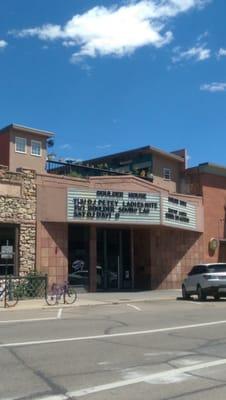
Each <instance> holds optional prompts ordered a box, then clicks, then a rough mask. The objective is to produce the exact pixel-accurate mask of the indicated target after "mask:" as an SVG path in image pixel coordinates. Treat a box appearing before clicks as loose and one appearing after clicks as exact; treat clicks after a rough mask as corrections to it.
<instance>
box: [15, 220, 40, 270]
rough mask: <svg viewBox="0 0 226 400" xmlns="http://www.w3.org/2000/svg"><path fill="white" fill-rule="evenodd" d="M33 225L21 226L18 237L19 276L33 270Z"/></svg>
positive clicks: (34, 229) (34, 234)
mask: <svg viewBox="0 0 226 400" xmlns="http://www.w3.org/2000/svg"><path fill="white" fill-rule="evenodd" d="M35 241H36V226H35V224H21V225H20V237H19V257H20V258H19V259H20V275H23V274H25V273H27V272H29V271H34V270H35Z"/></svg>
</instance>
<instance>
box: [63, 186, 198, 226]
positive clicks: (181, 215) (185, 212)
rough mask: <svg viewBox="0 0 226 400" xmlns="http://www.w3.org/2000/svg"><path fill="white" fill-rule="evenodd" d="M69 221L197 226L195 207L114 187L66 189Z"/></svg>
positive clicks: (180, 201)
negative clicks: (103, 188)
mask: <svg viewBox="0 0 226 400" xmlns="http://www.w3.org/2000/svg"><path fill="white" fill-rule="evenodd" d="M68 220H69V221H80V222H81V221H83V222H94V221H95V222H110V223H120V224H123V223H126V224H140V225H160V224H163V225H167V226H176V227H181V228H185V229H192V230H195V229H196V207H195V205H194V204H192V203H188V202H185V201H184V200H181V199H178V198H174V197H162V198H161V195H160V194H154V193H144V192H122V191H114V190H90V191H84V190H76V189H69V191H68Z"/></svg>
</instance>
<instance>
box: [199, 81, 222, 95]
mask: <svg viewBox="0 0 226 400" xmlns="http://www.w3.org/2000/svg"><path fill="white" fill-rule="evenodd" d="M200 90H205V91H207V92H211V93H214V92H225V91H226V82H213V83H205V84H203V85H202V86H200Z"/></svg>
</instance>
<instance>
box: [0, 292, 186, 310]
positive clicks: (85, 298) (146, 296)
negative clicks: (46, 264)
mask: <svg viewBox="0 0 226 400" xmlns="http://www.w3.org/2000/svg"><path fill="white" fill-rule="evenodd" d="M180 296H181V290H180V289H171V290H147V291H142V292H96V293H78V299H77V301H76V302H75V303H74V304H71V305H67V304H65V305H64V304H62V303H60V304H58V305H55V306H48V305H47V304H46V302H45V299H34V300H21V301H19V302H18V304H17V305H16V306H15V307H12V308H6V309H5V308H4V307H3V303H2V304H1V305H0V311H4V310H8V311H9V310H10V311H18V310H31V309H43V308H61V307H66V308H67V307H79V306H98V305H103V304H105V305H107V304H120V303H137V302H144V301H145V302H149V301H150V302H152V301H160V300H165V301H168V300H175V299H176V298H177V297H180Z"/></svg>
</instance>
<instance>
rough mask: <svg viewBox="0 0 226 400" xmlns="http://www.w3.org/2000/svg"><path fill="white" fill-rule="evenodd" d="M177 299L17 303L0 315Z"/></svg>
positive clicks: (175, 298)
mask: <svg viewBox="0 0 226 400" xmlns="http://www.w3.org/2000/svg"><path fill="white" fill-rule="evenodd" d="M177 299H178V297H177V296H176V297H174V296H169V297H156V298H149V299H147V298H146V299H125V300H109V301H108V300H105V301H99V302H97V303H93V302H91V303H89V301H87V303H86V304H79V301H77V302H75V303H74V304H63V303H60V304H57V305H53V306H49V305H47V304H43V305H40V306H38V307H37V306H35V305H29V304H26V305H22V304H21V306H22V307H20V302H19V303H18V305H16V306H15V307H8V308H0V313H1V312H4V311H11V312H13V311H27V310H54V309H55V310H57V309H59V308H64V309H67V308H70V309H71V308H77V307H95V306H96V307H98V306H103V305H105V306H106V305H119V304H126V303H152V302H157V301H170V300H171V301H172V300H177Z"/></svg>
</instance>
